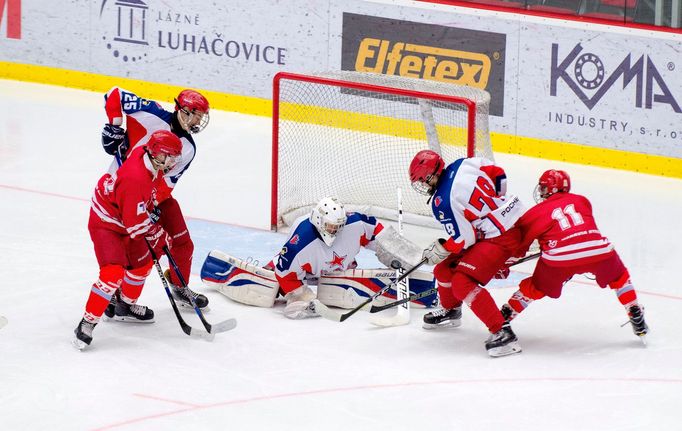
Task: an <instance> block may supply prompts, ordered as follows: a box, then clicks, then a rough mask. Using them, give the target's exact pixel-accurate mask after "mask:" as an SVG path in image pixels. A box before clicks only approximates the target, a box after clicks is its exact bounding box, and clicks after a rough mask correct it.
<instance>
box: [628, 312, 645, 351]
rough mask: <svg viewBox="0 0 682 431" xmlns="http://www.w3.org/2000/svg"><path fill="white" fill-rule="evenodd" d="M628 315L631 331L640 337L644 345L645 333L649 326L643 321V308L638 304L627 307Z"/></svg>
mask: <svg viewBox="0 0 682 431" xmlns="http://www.w3.org/2000/svg"><path fill="white" fill-rule="evenodd" d="M628 317H629V318H630V324H631V325H632V332H634V333H635V335H636V336H638V337H640V339H641V340H642V343H644V344H645V345H646V337H645V336H646V334H647V333H648V332H649V326H648V325H647V324H646V322H645V321H644V310H643V309H642V307H640V306H639V305H633V306H631V307H630V308H628Z"/></svg>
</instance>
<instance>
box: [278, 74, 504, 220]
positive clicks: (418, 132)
mask: <svg viewBox="0 0 682 431" xmlns="http://www.w3.org/2000/svg"><path fill="white" fill-rule="evenodd" d="M489 105H490V95H489V94H488V93H487V92H486V91H484V90H480V89H477V88H472V87H465V86H457V85H453V84H447V83H442V82H435V81H425V80H421V79H413V78H404V77H399V76H387V75H379V74H372V73H358V72H346V71H339V72H324V73H318V74H312V75H297V74H291V73H279V74H277V75H276V76H275V78H274V81H273V117H272V121H273V123H272V127H273V130H272V132H273V133H272V140H273V142H272V157H273V159H272V209H271V223H272V228H273V229H275V230H276V229H277V228H278V227H282V226H283V225H290V224H291V223H292V222H293V221H294V220H295V219H296V218H297V217H298V216H300V215H303V214H306V213H307V212H309V211H310V209H311V208H312V207H313V206H314V205H315V204H316V203H317V202H318V201H319V200H320V199H322V198H323V197H325V196H336V197H338V198H339V199H340V200H341V202H343V203H344V204H345V205H346V208H347V210H355V211H361V212H364V213H367V214H370V215H374V216H377V217H381V218H388V219H395V218H396V216H397V208H396V207H397V203H396V202H397V200H396V189H397V188H401V189H402V191H403V192H402V195H403V211H404V217H405V222H407V223H413V224H422V225H427V226H434V225H435V224H436V222H435V220H434V218H433V216H432V214H431V209H430V207H429V205H428V204H427V202H426V201H427V199H426V198H425V197H424V196H422V195H419V194H418V193H417V192H415V191H414V190H413V189H412V187H411V185H410V181H409V177H408V167H409V164H410V162H411V160H412V158H413V157H414V155H415V154H416V153H417V152H418V151H420V150H423V149H432V150H434V151H437V152H438V153H440V154H441V156H442V157H443V159H444V160H445V162H446V164H448V163H451V162H453V161H454V160H456V159H459V158H462V157H472V156H474V155H476V156H484V157H487V158H489V159H491V160H492V159H493V153H492V148H491V144H490V136H489V130H488V109H489Z"/></svg>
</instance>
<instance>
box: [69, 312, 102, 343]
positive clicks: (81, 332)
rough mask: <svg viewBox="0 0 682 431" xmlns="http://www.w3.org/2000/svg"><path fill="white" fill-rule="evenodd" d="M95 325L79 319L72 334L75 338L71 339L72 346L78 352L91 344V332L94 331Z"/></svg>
mask: <svg viewBox="0 0 682 431" xmlns="http://www.w3.org/2000/svg"><path fill="white" fill-rule="evenodd" d="M95 325H97V324H96V323H90V322H88V321H87V320H85V319H81V321H80V322H79V323H78V326H76V329H74V331H73V333H74V334H76V338H74V339H73V341H72V344H73V346H74V347H75V348H76V349H78V350H83V349H85V348H86V347H88V346H89V345H90V343H91V342H92V330H93V329H95Z"/></svg>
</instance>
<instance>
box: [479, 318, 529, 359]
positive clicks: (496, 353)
mask: <svg viewBox="0 0 682 431" xmlns="http://www.w3.org/2000/svg"><path fill="white" fill-rule="evenodd" d="M485 349H486V350H487V351H488V355H490V356H492V357H493V358H498V357H500V356H507V355H512V354H514V353H519V352H521V346H520V345H519V341H518V339H517V338H516V334H514V331H512V328H511V326H509V323H505V324H504V325H503V326H502V329H500V330H499V331H497V332H495V333H494V334H490V337H488V339H487V340H486V342H485Z"/></svg>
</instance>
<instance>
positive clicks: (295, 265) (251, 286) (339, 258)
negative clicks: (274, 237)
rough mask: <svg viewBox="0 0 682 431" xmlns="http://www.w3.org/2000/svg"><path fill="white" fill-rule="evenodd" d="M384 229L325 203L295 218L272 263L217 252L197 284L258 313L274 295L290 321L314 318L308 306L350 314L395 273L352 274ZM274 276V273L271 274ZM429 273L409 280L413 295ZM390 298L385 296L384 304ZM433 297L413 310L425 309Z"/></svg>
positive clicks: (334, 201)
mask: <svg viewBox="0 0 682 431" xmlns="http://www.w3.org/2000/svg"><path fill="white" fill-rule="evenodd" d="M382 230H384V226H383V225H382V224H381V223H379V222H377V220H376V218H374V217H370V216H367V215H365V214H362V213H359V212H349V213H346V211H345V209H344V207H343V204H341V202H339V201H338V200H337V199H335V198H324V199H322V200H321V201H320V202H319V203H318V204H317V206H316V207H315V208H314V209H313V210H312V212H311V214H310V215H309V216H303V217H300V218H298V219H297V220H296V221H295V222H294V224H293V225H292V228H291V233H290V235H289V237H288V238H287V241H286V243H285V244H284V245H283V246H282V249H281V250H280V252H279V254H278V255H277V256H276V257H275V259H274V260H273V261H272V262H270V264H268V265H266V267H265V268H259V267H256V266H254V265H249V264H247V263H244V262H243V261H242V260H240V259H237V258H234V257H231V256H228V255H226V254H224V253H221V252H219V251H212V252H211V253H209V255H208V257H207V258H206V260H205V261H204V265H203V267H202V270H201V278H202V280H203V281H204V282H205V283H206V284H209V285H212V286H214V287H216V288H217V289H218V290H219V291H220V292H221V293H223V294H224V295H226V296H227V297H229V298H230V299H232V300H234V301H237V302H241V303H244V304H249V305H256V306H259V307H272V306H273V304H274V302H275V299H276V298H277V295H278V294H281V295H284V298H285V299H286V301H287V305H286V307H285V309H284V315H285V316H286V317H289V318H291V319H302V318H306V317H315V316H317V315H318V314H317V313H316V312H315V307H314V305H313V303H312V300H313V299H315V298H316V294H315V292H313V290H312V289H311V288H310V287H308V284H309V283H310V284H317V299H319V300H320V301H321V302H322V303H324V304H326V305H332V306H337V307H342V308H353V307H355V306H356V305H358V304H360V303H361V302H362V300H364V299H366V298H367V297H369V296H370V295H371V294H372V293H374V292H376V291H378V290H380V289H381V288H383V287H385V286H386V285H387V284H390V283H391V281H392V278H394V276H395V271H393V270H386V269H374V270H369V269H368V270H359V269H358V270H356V269H355V268H356V266H357V263H356V261H355V258H356V256H357V255H358V253H359V252H360V250H361V249H362V247H366V248H368V249H370V250H375V240H376V236H377V234H379V233H380V232H381V231H382ZM273 271H274V272H273ZM432 285H433V284H432V280H431V277H430V274H428V273H421V274H419V273H415V275H414V276H413V277H412V278H411V279H410V288H411V290H412V291H413V292H420V291H424V290H428V289H430V288H431V287H432ZM392 298H395V291H393V292H391V291H390V290H389V293H388V295H387V297H386V301H388V300H389V299H392ZM435 299H436V297H435V295H432V296H430V297H426V298H424V299H423V300H421V301H419V303H418V304H417V305H422V306H430V305H432V304H433V302H434V301H435Z"/></svg>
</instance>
